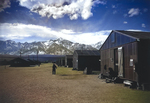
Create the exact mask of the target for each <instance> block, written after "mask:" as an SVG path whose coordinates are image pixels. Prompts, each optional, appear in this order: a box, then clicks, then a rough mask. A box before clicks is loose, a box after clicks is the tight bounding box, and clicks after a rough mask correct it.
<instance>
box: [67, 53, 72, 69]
mask: <svg viewBox="0 0 150 103" xmlns="http://www.w3.org/2000/svg"><path fill="white" fill-rule="evenodd" d="M65 66H66V67H73V55H66V56H65Z"/></svg>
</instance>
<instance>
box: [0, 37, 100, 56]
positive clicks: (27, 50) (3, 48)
mask: <svg viewBox="0 0 150 103" xmlns="http://www.w3.org/2000/svg"><path fill="white" fill-rule="evenodd" d="M101 45H102V42H98V43H96V44H92V45H85V44H80V43H74V42H71V41H69V40H65V39H63V38H58V39H56V40H48V41H38V42H32V43H28V42H25V43H20V42H15V41H12V40H6V41H0V54H10V55H20V53H21V54H22V55H34V54H37V53H38V54H51V55H71V54H73V52H74V50H98V49H100V47H101Z"/></svg>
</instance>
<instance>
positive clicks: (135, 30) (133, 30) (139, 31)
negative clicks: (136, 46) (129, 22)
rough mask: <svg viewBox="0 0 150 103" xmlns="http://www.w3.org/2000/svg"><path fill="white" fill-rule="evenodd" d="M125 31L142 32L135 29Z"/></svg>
mask: <svg viewBox="0 0 150 103" xmlns="http://www.w3.org/2000/svg"><path fill="white" fill-rule="evenodd" d="M127 31H137V32H138V31H139V32H140V31H142V30H137V29H128V30H127Z"/></svg>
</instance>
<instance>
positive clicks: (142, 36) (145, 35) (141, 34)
mask: <svg viewBox="0 0 150 103" xmlns="http://www.w3.org/2000/svg"><path fill="white" fill-rule="evenodd" d="M114 31H116V32H119V33H122V34H124V35H127V36H130V37H134V38H137V39H150V32H141V31H124V30H114Z"/></svg>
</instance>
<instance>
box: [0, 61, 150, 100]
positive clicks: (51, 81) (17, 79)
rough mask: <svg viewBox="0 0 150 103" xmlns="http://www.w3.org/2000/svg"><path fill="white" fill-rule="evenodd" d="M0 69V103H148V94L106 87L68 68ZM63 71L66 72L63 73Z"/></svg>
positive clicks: (47, 66) (118, 86)
mask: <svg viewBox="0 0 150 103" xmlns="http://www.w3.org/2000/svg"><path fill="white" fill-rule="evenodd" d="M51 66H52V64H42V65H41V66H40V67H38V66H36V67H7V68H6V69H5V68H4V67H3V66H0V103H149V101H150V98H149V96H150V92H149V91H139V90H132V89H129V88H127V87H124V86H123V84H113V83H109V84H106V83H105V82H104V80H101V79H98V78H97V77H98V75H84V74H82V72H80V71H72V70H71V68H61V67H59V68H58V69H57V73H56V75H52V68H51ZM62 71H67V73H65V74H64V73H63V72H62Z"/></svg>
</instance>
